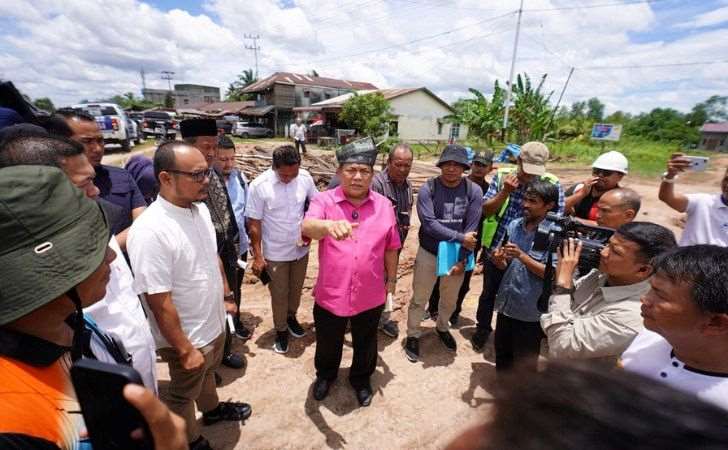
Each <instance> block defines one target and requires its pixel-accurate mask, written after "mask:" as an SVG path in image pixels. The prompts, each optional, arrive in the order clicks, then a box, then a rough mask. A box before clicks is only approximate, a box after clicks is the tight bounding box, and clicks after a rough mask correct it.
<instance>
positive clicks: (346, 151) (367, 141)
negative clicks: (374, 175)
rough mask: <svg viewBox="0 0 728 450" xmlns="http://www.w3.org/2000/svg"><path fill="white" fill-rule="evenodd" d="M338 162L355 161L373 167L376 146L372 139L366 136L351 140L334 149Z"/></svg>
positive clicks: (375, 159)
mask: <svg viewBox="0 0 728 450" xmlns="http://www.w3.org/2000/svg"><path fill="white" fill-rule="evenodd" d="M336 160H337V161H338V162H339V164H346V163H356V164H366V165H368V166H372V167H374V164H376V162H377V146H376V145H374V139H372V138H370V137H367V138H364V139H358V140H356V141H351V142H349V143H348V144H346V145H344V146H343V147H341V148H339V149H338V150H337V151H336Z"/></svg>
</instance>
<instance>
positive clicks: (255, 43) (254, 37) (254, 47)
mask: <svg viewBox="0 0 728 450" xmlns="http://www.w3.org/2000/svg"><path fill="white" fill-rule="evenodd" d="M243 37H244V38H245V39H246V40H247V39H249V40H251V41H253V45H248V44H245V49H246V50H253V53H254V55H255V79H256V80H257V79H258V51H260V46H259V45H258V39H260V36H259V35H257V34H256V35H252V34H247V33H246V34H245V35H244V36H243Z"/></svg>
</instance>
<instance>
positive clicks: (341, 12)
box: [0, 0, 728, 113]
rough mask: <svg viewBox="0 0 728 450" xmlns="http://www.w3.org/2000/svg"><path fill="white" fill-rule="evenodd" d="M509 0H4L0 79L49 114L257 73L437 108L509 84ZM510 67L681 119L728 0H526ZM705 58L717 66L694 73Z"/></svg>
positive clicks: (725, 89)
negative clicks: (356, 85) (312, 78)
mask: <svg viewBox="0 0 728 450" xmlns="http://www.w3.org/2000/svg"><path fill="white" fill-rule="evenodd" d="M519 1H520V0H255V1H251V0H248V1H241V0H205V1H192V0H177V1H175V0H147V1H140V0H114V1H111V0H105V1H101V0H64V1H63V2H58V1H56V0H2V1H0V79H7V80H11V81H13V82H14V83H15V84H16V86H17V87H18V88H19V89H20V90H21V91H22V92H23V93H25V94H27V95H29V96H30V97H31V98H39V97H50V98H51V100H53V102H54V104H55V105H56V106H65V105H69V104H73V103H76V102H79V101H81V100H83V99H89V100H94V99H102V98H108V97H111V96H113V95H115V94H122V93H125V92H133V93H135V94H136V95H140V93H141V87H142V81H141V76H140V70H142V69H143V70H144V71H145V73H146V84H147V87H150V88H166V86H167V82H166V81H165V80H162V79H161V74H160V73H161V71H163V70H166V71H173V72H175V75H174V77H175V78H174V80H173V83H174V82H176V83H196V84H205V85H211V86H218V87H220V88H221V89H222V92H223V94H224V91H225V88H226V87H227V86H228V84H229V83H230V82H231V81H233V80H234V79H235V78H236V76H237V74H239V73H240V72H241V71H243V70H245V69H249V68H254V67H255V60H254V56H253V52H252V51H251V50H248V49H246V48H245V47H246V44H247V45H251V44H252V41H250V40H246V39H245V35H246V34H247V35H258V36H260V39H259V40H258V45H259V46H260V52H259V75H260V77H261V78H263V77H266V76H268V75H270V74H272V73H273V72H276V71H287V72H296V73H307V72H310V71H311V70H316V71H317V72H318V73H319V74H320V75H321V76H327V77H332V78H342V79H349V80H354V81H367V82H371V83H373V84H375V85H377V86H378V87H381V88H403V87H420V86H426V87H428V88H429V89H430V90H432V91H433V92H435V93H436V94H437V95H439V96H440V97H442V98H443V99H444V100H446V101H448V102H452V101H455V100H456V99H458V98H461V97H467V96H468V95H469V93H468V89H469V88H475V89H478V90H480V91H483V92H485V93H486V94H487V93H490V92H492V89H493V83H494V81H495V80H500V81H501V83H503V82H504V81H506V80H507V79H508V76H509V71H510V66H511V59H512V53H513V46H514V38H515V34H516V33H515V30H516V22H517V18H518V14H517V12H516V11H517V10H518V8H519ZM517 50H518V51H517V58H516V61H515V70H516V72H517V73H523V72H525V73H528V74H529V76H530V77H531V79H532V81H533V82H534V83H538V81H539V80H540V78H541V77H542V76H543V75H544V74H546V75H547V76H546V79H545V81H544V86H543V88H544V90H545V91H546V92H552V91H553V102H554V103H555V102H556V99H557V98H558V97H559V94H560V92H561V90H562V89H563V87H564V84H565V82H566V80H567V76H568V74H569V71H570V68H571V67H574V68H575V70H574V74H573V76H572V78H571V80H570V82H569V84H568V87H567V89H566V92H565V95H564V100H562V104H567V105H568V104H571V103H572V102H575V101H581V100H586V99H588V98H590V97H599V99H601V100H602V101H603V102H604V103H605V104H606V106H607V111H608V112H613V111H615V110H622V111H626V112H631V113H639V112H646V111H649V110H651V109H652V108H656V107H670V108H675V109H678V110H680V111H689V110H690V109H691V108H692V106H693V105H695V104H696V103H698V102H701V101H703V100H705V99H707V98H708V97H710V96H711V95H716V94H717V95H728V77H727V76H725V74H726V70H728V0H652V1H647V0H524V6H523V14H522V16H521V32H520V36H519V43H518V49H517ZM704 62H713V64H697V63H704Z"/></svg>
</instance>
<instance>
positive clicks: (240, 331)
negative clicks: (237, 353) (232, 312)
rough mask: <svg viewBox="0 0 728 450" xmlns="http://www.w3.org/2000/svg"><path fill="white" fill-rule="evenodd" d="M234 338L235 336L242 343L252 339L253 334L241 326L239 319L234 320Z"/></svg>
mask: <svg viewBox="0 0 728 450" xmlns="http://www.w3.org/2000/svg"><path fill="white" fill-rule="evenodd" d="M235 336H237V337H238V338H239V339H242V340H244V341H247V340H248V339H250V338H251V337H253V332H252V331H251V330H249V329H247V328H245V326H244V325H243V322H241V321H240V319H237V320H235Z"/></svg>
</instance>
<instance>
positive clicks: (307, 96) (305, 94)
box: [303, 91, 311, 98]
mask: <svg viewBox="0 0 728 450" xmlns="http://www.w3.org/2000/svg"><path fill="white" fill-rule="evenodd" d="M303 96H304V97H305V98H309V97H311V91H303Z"/></svg>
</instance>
